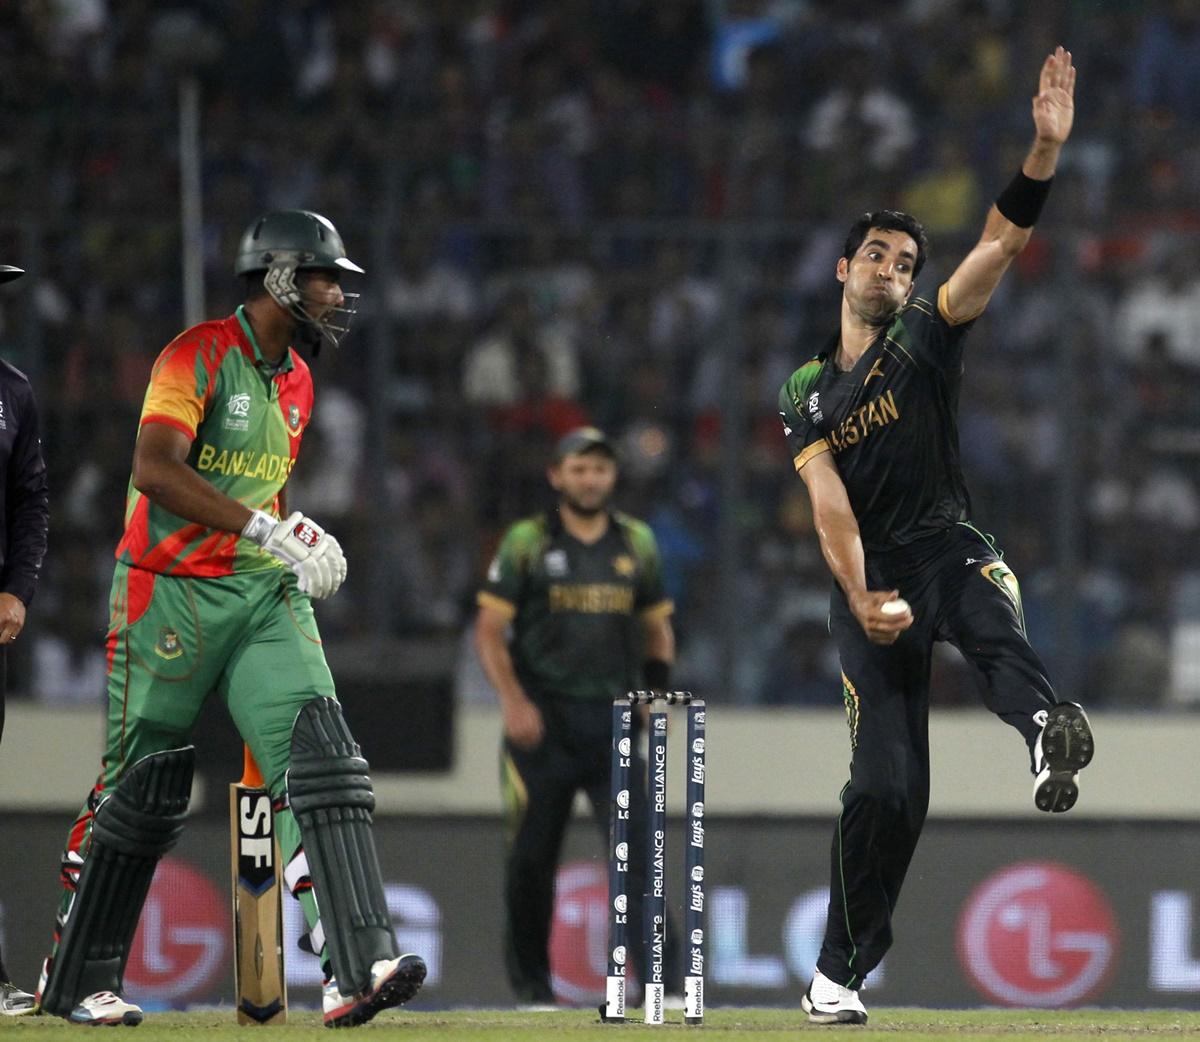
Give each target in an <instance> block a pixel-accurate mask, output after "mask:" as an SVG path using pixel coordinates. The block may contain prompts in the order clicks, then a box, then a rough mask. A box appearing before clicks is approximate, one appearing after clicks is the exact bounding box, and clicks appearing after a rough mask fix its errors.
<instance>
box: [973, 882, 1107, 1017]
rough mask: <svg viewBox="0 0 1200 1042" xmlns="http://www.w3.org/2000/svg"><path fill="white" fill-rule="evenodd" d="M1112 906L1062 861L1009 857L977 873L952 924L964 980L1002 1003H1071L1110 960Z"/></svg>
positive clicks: (1087, 993) (1092, 986)
mask: <svg viewBox="0 0 1200 1042" xmlns="http://www.w3.org/2000/svg"><path fill="white" fill-rule="evenodd" d="M1118 939H1119V938H1118V931H1117V924H1116V920H1115V918H1114V916H1113V912H1112V908H1111V906H1110V905H1109V903H1108V900H1107V898H1106V897H1105V896H1104V894H1103V893H1101V891H1100V890H1099V889H1098V888H1097V887H1096V886H1095V885H1094V884H1093V883H1091V882H1090V881H1089V880H1087V879H1085V878H1084V877H1083V876H1081V875H1078V874H1077V873H1075V872H1073V871H1071V870H1070V869H1069V868H1066V867H1064V866H1062V865H1054V864H1035V863H1025V864H1020V865H1013V866H1011V867H1009V868H1006V869H1004V870H1002V871H1000V872H997V873H996V874H995V875H992V876H990V877H989V878H988V879H986V880H984V882H983V883H982V884H980V886H979V887H978V888H976V890H975V891H974V893H972V894H971V896H970V897H969V898H968V899H967V903H966V906H965V908H964V910H963V914H962V918H961V919H960V920H959V924H958V954H959V959H960V961H961V962H962V965H963V967H964V968H965V969H966V971H967V974H968V976H969V977H970V979H971V981H972V983H973V984H974V985H975V987H976V988H978V989H979V990H980V991H981V992H982V993H983V994H984V995H985V996H986V997H987V998H989V999H991V1000H993V1001H995V1002H999V1003H1002V1004H1004V1005H1009V1006H1035V1007H1042V1008H1052V1007H1060V1006H1075V1005H1078V1004H1080V1003H1082V1002H1085V1001H1086V1000H1087V999H1089V998H1092V997H1094V996H1095V995H1097V994H1098V993H1099V992H1100V991H1101V990H1102V989H1103V987H1104V985H1105V984H1106V983H1107V981H1108V978H1109V976H1110V974H1111V972H1112V969H1113V967H1114V965H1115V961H1116V953H1117V946H1118Z"/></svg>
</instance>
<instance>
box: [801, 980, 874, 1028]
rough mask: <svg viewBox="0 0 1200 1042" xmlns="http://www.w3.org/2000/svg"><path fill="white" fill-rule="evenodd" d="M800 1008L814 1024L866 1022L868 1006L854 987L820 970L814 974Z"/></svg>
mask: <svg viewBox="0 0 1200 1042" xmlns="http://www.w3.org/2000/svg"><path fill="white" fill-rule="evenodd" d="M800 1008H801V1009H802V1010H804V1012H805V1013H807V1014H808V1019H809V1021H810V1022H811V1023H813V1024H865V1023H866V1022H867V1008H866V1007H865V1006H864V1005H863V1004H862V999H860V998H859V997H858V992H857V991H855V990H854V989H853V988H846V987H843V986H842V985H841V984H837V983H835V982H834V981H831V980H830V979H829V978H828V977H826V976H825V974H823V973H822V972H821V971H820V970H817V972H816V973H815V974H813V979H812V983H811V984H810V985H809V986H808V991H806V992H805V993H804V998H802V999H801V1000H800Z"/></svg>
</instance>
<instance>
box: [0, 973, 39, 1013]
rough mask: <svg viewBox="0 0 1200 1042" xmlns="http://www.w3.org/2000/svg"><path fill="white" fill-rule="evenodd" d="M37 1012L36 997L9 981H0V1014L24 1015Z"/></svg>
mask: <svg viewBox="0 0 1200 1042" xmlns="http://www.w3.org/2000/svg"><path fill="white" fill-rule="evenodd" d="M36 1012H37V999H36V998H34V997H33V996H32V995H30V994H29V992H27V991H22V990H21V989H20V988H18V987H17V986H16V985H15V984H13V983H12V982H11V981H0V1014H2V1015H3V1016H6V1017H24V1016H27V1015H28V1014H30V1013H36Z"/></svg>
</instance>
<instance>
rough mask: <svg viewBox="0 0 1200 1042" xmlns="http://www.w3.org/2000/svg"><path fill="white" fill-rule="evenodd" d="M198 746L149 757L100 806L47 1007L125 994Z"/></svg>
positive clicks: (56, 1009) (176, 833)
mask: <svg viewBox="0 0 1200 1042" xmlns="http://www.w3.org/2000/svg"><path fill="white" fill-rule="evenodd" d="M195 762H196V753H195V749H194V748H193V747H192V746H190V745H189V746H185V747H184V748H182V749H168V750H166V751H165V752H161V753H151V754H150V755H149V756H144V757H142V759H140V760H138V761H137V763H135V764H134V765H133V766H132V767H130V768H129V769H128V770H127V771H126V772H125V774H124V776H123V777H122V778H121V780H120V782H119V783H118V784H117V787H116V788H115V789H114V790H113V792H112V795H111V796H109V797H108V798H107V799H106V800H104V802H103V803H101V804H100V807H99V809H98V810H97V811H96V817H95V820H94V821H93V822H92V839H91V845H90V847H89V848H88V853H87V859H86V860H85V861H84V863H83V868H82V870H81V871H80V873H79V882H78V884H77V886H76V891H75V897H74V899H73V900H72V902H71V909H70V911H69V912H68V913H67V921H66V924H65V925H64V926H63V931H62V938H61V939H60V941H59V945H58V951H57V952H55V955H54V962H53V965H52V966H51V968H50V976H49V978H48V979H47V981H46V986H45V987H44V988H43V989H42V1009H43V1010H45V1011H46V1012H47V1013H54V1014H56V1015H58V1016H60V1017H65V1016H67V1015H68V1014H69V1013H70V1012H71V1010H73V1009H74V1008H75V1007H76V1006H77V1005H79V1003H80V1001H82V1000H83V999H85V998H87V996H89V995H94V994H95V993H96V992H98V991H113V992H117V993H120V991H121V983H122V980H123V978H124V976H125V963H126V962H127V961H128V959H129V950H130V948H131V946H132V945H133V935H134V932H135V931H136V930H137V924H138V918H139V917H140V916H141V914H142V905H144V904H145V903H146V894H147V893H149V891H150V882H151V880H153V878H154V869H155V867H156V866H157V865H158V862H159V859H160V858H162V856H163V855H164V854H166V853H167V851H169V850H170V849H171V848H172V847H173V846H175V843H176V842H177V841H178V839H179V837H180V835H181V834H182V833H183V823H184V819H185V818H186V817H187V809H188V799H189V797H190V796H191V792H192V771H193V768H194V767H195Z"/></svg>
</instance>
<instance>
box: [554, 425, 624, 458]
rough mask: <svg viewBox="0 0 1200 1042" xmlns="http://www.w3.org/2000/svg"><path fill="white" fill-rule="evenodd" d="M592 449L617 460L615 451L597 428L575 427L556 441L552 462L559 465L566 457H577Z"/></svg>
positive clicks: (606, 437)
mask: <svg viewBox="0 0 1200 1042" xmlns="http://www.w3.org/2000/svg"><path fill="white" fill-rule="evenodd" d="M593 449H599V450H600V451H601V452H607V453H608V454H609V455H610V456H611V457H612V458H613V459H616V458H617V450H616V449H614V448H613V444H612V442H611V441H609V440H608V435H607V434H605V433H604V431H602V430H600V428H599V427H576V428H575V429H574V430H573V431H567V433H566V434H564V435H563V436H562V437H561V438H559V439H558V444H557V445H555V446H554V462H555V463H561V462H562V461H563V460H565V459H566V458H567V457H568V456H578V455H579V454H580V453H581V452H591V451H592V450H593Z"/></svg>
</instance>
